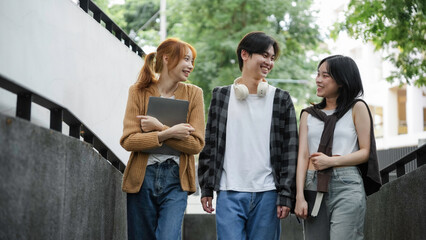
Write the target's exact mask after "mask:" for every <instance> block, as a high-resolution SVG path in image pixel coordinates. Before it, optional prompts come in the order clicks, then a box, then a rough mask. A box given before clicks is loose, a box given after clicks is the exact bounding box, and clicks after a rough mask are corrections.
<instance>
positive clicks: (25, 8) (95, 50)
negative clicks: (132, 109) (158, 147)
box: [0, 0, 143, 164]
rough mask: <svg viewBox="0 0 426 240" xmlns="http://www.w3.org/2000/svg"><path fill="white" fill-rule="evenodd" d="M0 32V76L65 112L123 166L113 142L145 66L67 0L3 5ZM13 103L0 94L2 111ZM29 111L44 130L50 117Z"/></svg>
mask: <svg viewBox="0 0 426 240" xmlns="http://www.w3.org/2000/svg"><path fill="white" fill-rule="evenodd" d="M0 33H1V38H0V74H2V75H4V76H5V77H8V78H9V79H11V80H13V81H16V82H18V83H20V84H22V85H23V86H25V87H27V88H29V89H31V90H32V91H34V92H36V93H38V94H41V95H42V96H44V97H46V98H48V99H50V100H53V101H54V102H56V103H58V104H60V105H62V106H64V107H66V108H67V109H69V110H70V111H71V112H72V113H73V114H75V115H76V116H77V117H78V118H79V119H80V120H81V121H83V122H84V123H85V124H86V125H87V126H88V127H89V128H90V129H91V130H92V131H94V133H95V134H96V135H97V136H98V137H99V138H100V139H102V141H103V142H104V143H105V144H106V145H107V146H108V147H109V148H110V149H111V150H112V151H113V152H114V153H115V154H116V155H117V156H118V157H119V158H120V159H121V161H122V162H123V163H125V164H126V163H127V160H128V156H129V153H127V152H126V151H125V150H124V149H122V148H121V146H120V145H119V138H120V136H121V134H122V121H123V117H124V110H125V107H126V102H127V94H128V89H129V87H130V85H131V84H133V83H134V82H135V81H136V78H137V75H138V72H139V70H140V68H141V67H142V63H143V60H142V59H141V58H140V57H139V56H138V55H137V54H136V53H134V52H132V51H131V50H130V49H129V48H128V47H126V46H125V45H124V44H123V43H121V42H120V41H119V40H118V39H117V38H116V37H115V36H113V35H112V34H111V33H110V32H108V31H107V30H106V29H105V28H104V27H103V26H101V25H100V24H99V23H98V22H96V21H95V20H94V19H93V18H92V17H91V16H89V15H88V14H87V13H85V12H84V11H83V10H82V9H81V8H80V7H79V6H77V5H76V4H74V3H73V2H71V1H70V0H13V1H9V0H1V1H0ZM15 104H16V97H15V96H14V95H12V94H10V93H8V92H6V91H5V90H3V89H1V88H0V113H3V114H6V115H13V116H14V114H15ZM32 110H33V112H34V114H33V115H32V119H31V121H32V122H34V123H36V124H38V125H41V126H45V127H48V126H49V111H47V110H45V109H40V108H37V105H34V106H33V109H32ZM66 131H67V128H66V127H64V132H66Z"/></svg>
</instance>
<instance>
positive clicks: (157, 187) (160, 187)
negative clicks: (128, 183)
mask: <svg viewBox="0 0 426 240" xmlns="http://www.w3.org/2000/svg"><path fill="white" fill-rule="evenodd" d="M187 198H188V194H187V192H184V191H183V190H182V188H181V186H180V181H179V166H178V165H177V164H176V163H175V162H174V161H173V160H170V159H169V160H167V161H165V162H163V163H161V164H158V163H156V164H153V165H149V166H148V167H147V168H146V173H145V179H144V181H143V184H142V187H141V189H140V191H139V192H138V193H128V194H127V227H128V239H129V240H140V239H160V240H168V239H173V240H174V239H181V231H182V220H183V215H184V212H185V209H186V203H187Z"/></svg>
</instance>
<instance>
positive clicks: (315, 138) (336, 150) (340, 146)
mask: <svg viewBox="0 0 426 240" xmlns="http://www.w3.org/2000/svg"><path fill="white" fill-rule="evenodd" d="M322 111H323V112H324V113H325V114H327V115H330V114H333V113H334V110H322ZM307 124H308V147H309V154H312V153H315V152H317V150H318V146H319V143H320V140H321V134H322V131H323V129H324V122H323V121H321V120H319V119H317V118H315V117H313V116H312V115H311V114H309V115H308V121H307ZM358 150H359V146H358V135H357V134H356V129H355V125H354V121H353V118H352V109H350V110H349V111H348V112H347V113H346V114H345V115H344V116H343V117H342V118H340V119H339V121H337V123H336V127H335V129H334V137H333V149H332V154H333V155H341V156H343V155H346V154H349V153H352V152H355V151H358Z"/></svg>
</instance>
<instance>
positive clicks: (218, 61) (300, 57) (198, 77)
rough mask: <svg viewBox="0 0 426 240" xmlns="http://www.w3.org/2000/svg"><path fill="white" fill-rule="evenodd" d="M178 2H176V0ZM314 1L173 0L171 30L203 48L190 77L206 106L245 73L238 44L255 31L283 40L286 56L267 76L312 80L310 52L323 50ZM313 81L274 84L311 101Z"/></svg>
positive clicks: (313, 65)
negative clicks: (217, 88) (313, 13)
mask: <svg viewBox="0 0 426 240" xmlns="http://www.w3.org/2000/svg"><path fill="white" fill-rule="evenodd" d="M173 2H174V3H176V2H177V1H173ZM310 5H311V1H290V0H276V1H267V2H265V1H262V0H234V1H224V0H187V1H184V2H179V4H169V6H168V19H170V18H172V19H174V20H173V21H172V23H170V24H171V25H172V26H171V27H170V30H169V35H171V36H178V37H180V38H181V39H183V40H185V41H187V42H189V43H191V44H193V45H194V46H195V48H196V49H197V52H198V57H197V60H196V67H195V69H196V70H195V71H194V73H192V74H191V75H192V76H191V81H192V82H193V83H194V84H196V85H198V86H200V87H202V88H203V90H204V94H205V96H204V97H205V101H206V106H208V104H209V102H210V92H211V90H212V88H213V87H215V86H220V85H226V84H230V83H232V82H233V80H234V79H235V78H236V77H238V76H239V75H240V74H241V73H240V70H239V68H238V59H237V56H236V53H235V51H236V48H237V45H238V42H239V40H240V39H241V38H242V37H243V36H244V35H245V34H246V33H248V32H250V31H264V32H266V33H267V34H270V35H272V36H273V37H274V38H275V39H276V40H277V41H278V42H279V44H280V47H281V56H280V58H279V59H278V60H277V61H276V62H275V67H274V69H273V70H272V72H271V74H270V75H269V76H268V78H272V79H313V78H312V73H313V72H315V71H316V64H317V63H316V62H313V61H312V60H310V59H309V58H308V57H307V55H306V53H307V52H308V51H316V50H318V44H319V42H320V39H319V33H318V28H317V26H316V25H315V24H314V21H313V18H312V16H311V12H310V11H308V9H309V8H310ZM311 83H312V84H309V85H300V84H283V83H278V84H275V85H277V86H278V87H281V88H283V89H285V90H288V91H289V92H290V94H291V95H292V97H293V98H294V99H295V100H296V102H297V103H298V104H305V103H307V102H308V101H312V100H313V98H314V93H315V90H314V88H313V86H314V81H313V80H312V81H311Z"/></svg>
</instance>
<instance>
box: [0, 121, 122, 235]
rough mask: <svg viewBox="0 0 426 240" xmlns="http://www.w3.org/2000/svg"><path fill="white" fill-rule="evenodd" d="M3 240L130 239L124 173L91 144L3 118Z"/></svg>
mask: <svg viewBox="0 0 426 240" xmlns="http://www.w3.org/2000/svg"><path fill="white" fill-rule="evenodd" d="M0 166H1V167H0V206H1V207H0V239H46V240H48V239H52V240H57V239H60V240H62V239H63V240H65V239H117V240H122V239H127V223H126V195H125V194H124V193H123V192H122V191H121V179H122V174H121V173H120V172H119V171H118V170H116V169H115V168H114V167H113V166H112V165H110V164H109V163H108V162H107V161H106V160H105V159H103V158H102V157H101V156H100V155H99V154H98V153H96V152H95V151H94V150H93V149H92V147H91V146H90V145H88V144H87V143H84V142H82V141H79V140H77V139H75V138H71V137H68V136H64V135H62V134H60V133H58V132H55V131H52V130H48V129H45V128H42V127H38V126H35V125H34V124H31V123H29V122H28V121H25V120H21V119H16V118H12V117H8V116H5V115H2V114H0Z"/></svg>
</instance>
